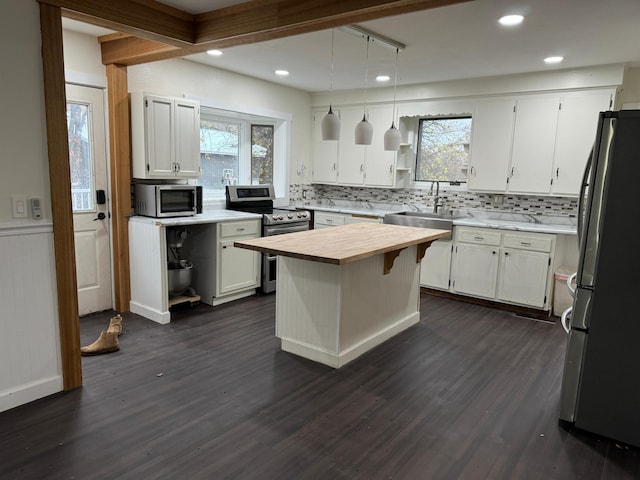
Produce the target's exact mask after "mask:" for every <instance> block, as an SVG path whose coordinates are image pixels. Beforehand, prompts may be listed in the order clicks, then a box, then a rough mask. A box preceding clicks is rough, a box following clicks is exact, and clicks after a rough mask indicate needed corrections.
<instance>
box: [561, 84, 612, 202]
mask: <svg viewBox="0 0 640 480" xmlns="http://www.w3.org/2000/svg"><path fill="white" fill-rule="evenodd" d="M613 93H614V92H613V91H612V90H596V91H593V92H579V93H573V94H566V95H563V96H562V99H561V103H560V113H559V116H558V131H557V134H556V148H555V152H554V164H553V172H552V180H551V181H552V185H551V193H552V194H553V195H568V196H577V195H578V194H579V193H580V182H581V180H582V172H583V170H584V168H585V165H586V163H587V159H588V157H589V153H590V151H591V147H592V145H593V142H594V140H595V136H596V128H597V126H598V113H599V112H602V111H605V110H608V109H609V105H610V102H611V101H612V99H613Z"/></svg>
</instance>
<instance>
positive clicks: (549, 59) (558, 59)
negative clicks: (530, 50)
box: [544, 57, 564, 64]
mask: <svg viewBox="0 0 640 480" xmlns="http://www.w3.org/2000/svg"><path fill="white" fill-rule="evenodd" d="M563 60H564V57H547V58H545V59H544V63H549V64H553V63H560V62H562V61H563Z"/></svg>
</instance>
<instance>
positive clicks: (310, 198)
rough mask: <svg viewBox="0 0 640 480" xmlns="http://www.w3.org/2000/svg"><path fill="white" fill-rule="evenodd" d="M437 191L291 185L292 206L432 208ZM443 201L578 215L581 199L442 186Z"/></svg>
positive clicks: (454, 206) (458, 206) (460, 206)
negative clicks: (329, 203)
mask: <svg viewBox="0 0 640 480" xmlns="http://www.w3.org/2000/svg"><path fill="white" fill-rule="evenodd" d="M434 198H435V190H433V191H432V190H431V189H414V188H411V189H408V188H404V189H385V188H366V187H346V186H339V185H317V184H295V185H291V186H290V187H289V201H290V203H291V204H292V205H303V204H304V203H306V202H318V201H322V200H327V199H331V200H347V201H360V202H372V203H385V204H399V205H401V204H407V205H412V206H415V207H418V208H419V209H421V210H427V209H431V208H433V202H434ZM439 198H440V201H441V202H442V201H444V206H445V209H447V210H454V211H455V210H486V211H491V212H505V213H527V214H533V215H552V216H564V217H576V215H577V211H578V199H577V198H567V197H541V196H540V197H536V196H528V195H513V194H509V193H507V194H494V193H476V192H468V191H459V190H449V191H447V190H446V188H442V187H440V194H439Z"/></svg>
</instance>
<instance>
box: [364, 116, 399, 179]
mask: <svg viewBox="0 0 640 480" xmlns="http://www.w3.org/2000/svg"><path fill="white" fill-rule="evenodd" d="M368 111H369V123H371V125H372V126H373V140H372V141H371V145H369V146H367V147H365V148H366V150H365V180H364V183H365V184H366V185H369V186H372V187H391V186H393V184H394V179H395V175H396V152H394V151H389V150H385V149H384V133H385V132H386V131H387V130H388V129H389V127H391V119H392V117H393V107H391V106H371V107H369V108H368Z"/></svg>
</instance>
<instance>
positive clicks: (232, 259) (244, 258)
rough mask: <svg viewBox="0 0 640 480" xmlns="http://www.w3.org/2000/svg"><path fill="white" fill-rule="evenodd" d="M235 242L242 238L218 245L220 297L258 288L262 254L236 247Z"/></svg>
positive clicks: (224, 241) (223, 241) (221, 242)
mask: <svg viewBox="0 0 640 480" xmlns="http://www.w3.org/2000/svg"><path fill="white" fill-rule="evenodd" d="M235 240H241V238H234V239H229V240H222V241H220V242H219V243H218V249H219V250H218V258H219V259H220V262H219V266H218V275H219V276H220V277H219V281H218V291H217V292H216V293H217V294H218V295H223V294H225V293H230V292H234V291H236V290H246V289H249V288H255V287H257V286H258V271H259V262H260V253H257V252H253V251H251V250H246V249H244V248H236V247H234V246H233V242H234V241H235Z"/></svg>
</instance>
